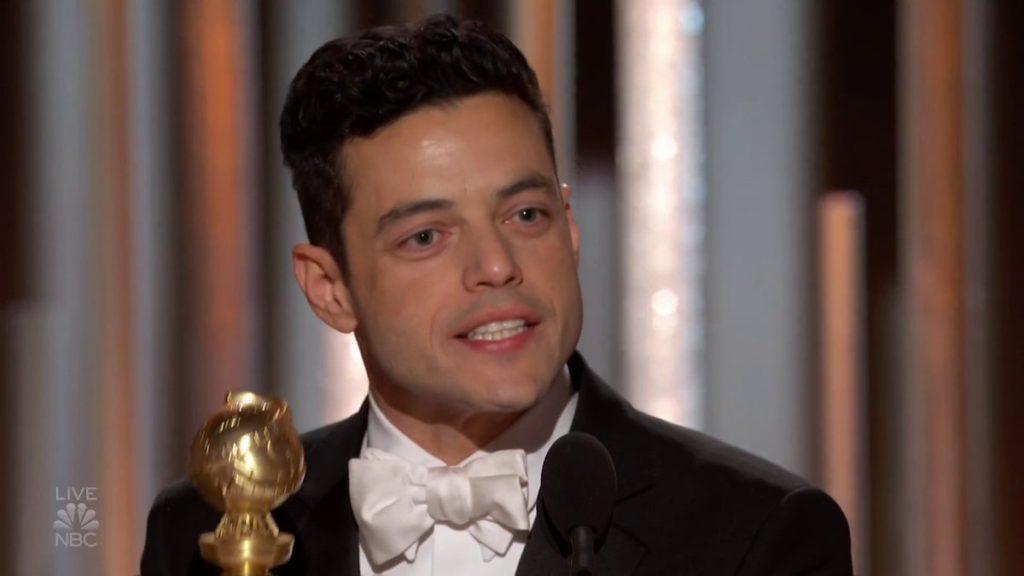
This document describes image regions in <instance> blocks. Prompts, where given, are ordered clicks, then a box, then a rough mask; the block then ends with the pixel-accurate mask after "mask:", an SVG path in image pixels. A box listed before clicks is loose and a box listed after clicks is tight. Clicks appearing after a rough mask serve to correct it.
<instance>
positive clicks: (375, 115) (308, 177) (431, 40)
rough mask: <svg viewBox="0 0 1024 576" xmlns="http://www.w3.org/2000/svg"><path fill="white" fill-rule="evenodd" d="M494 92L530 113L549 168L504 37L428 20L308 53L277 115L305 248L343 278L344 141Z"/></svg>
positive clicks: (523, 69)
mask: <svg viewBox="0 0 1024 576" xmlns="http://www.w3.org/2000/svg"><path fill="white" fill-rule="evenodd" d="M491 91H494V92H501V93H505V94H508V95H511V96H515V97H517V98H519V99H520V100H522V101H523V103H525V104H526V105H527V106H528V107H529V108H530V109H531V110H532V111H533V112H534V115H535V116H536V118H537V121H538V122H539V123H540V126H541V129H542V131H543V133H544V138H545V140H546V143H547V147H548V152H549V153H550V154H551V158H552V162H554V139H553V137H552V133H551V119H550V118H549V117H548V111H547V108H546V106H545V105H544V101H543V98H542V97H541V93H540V87H539V85H538V83H537V75H536V74H535V73H534V71H533V70H532V69H531V68H530V65H529V64H528V63H527V61H526V57H525V56H523V54H522V52H520V51H519V49H518V48H516V46H515V45H514V44H513V43H512V42H511V41H510V40H509V39H508V38H506V37H505V36H503V35H501V34H498V33H496V32H492V31H490V30H487V29H485V28H484V27H483V26H482V25H480V24H479V23H477V22H472V21H463V22H460V21H457V20H455V19H454V18H452V17H450V16H447V15H439V16H433V17H430V18H428V19H426V20H423V21H422V22H419V23H417V24H413V25H410V26H401V27H397V26H384V27H380V28H374V29H372V30H369V31H366V32H364V33H362V34H360V35H359V36H356V37H353V38H340V39H337V40H332V41H330V42H328V43H327V44H325V45H323V46H322V47H320V48H319V49H318V50H317V51H316V52H314V53H313V55H312V56H311V57H310V59H309V61H308V62H306V64H305V65H304V66H303V67H302V69H301V70H299V72H298V74H297V75H296V76H295V79H294V80H292V83H291V87H290V88H289V90H288V97H287V99H286V100H285V104H284V110H283V111H282V112H281V150H282V152H283V153H284V162H285V165H286V166H288V168H290V169H291V172H292V186H293V187H294V188H295V190H296V192H298V196H299V204H300V206H301V208H302V217H303V220H304V221H305V224H306V234H307V235H308V236H309V241H310V243H312V244H314V245H317V246H321V247H324V248H326V249H327V250H328V252H329V253H330V254H331V256H332V257H333V258H334V259H335V261H336V262H338V263H339V265H340V266H341V270H342V273H343V274H345V275H348V260H347V258H346V256H345V246H344V241H343V237H342V232H341V223H342V219H343V218H344V216H345V212H346V211H347V209H348V205H349V194H350V192H351V191H350V190H349V186H348V185H347V184H346V179H345V175H344V174H343V168H344V167H343V165H342V162H341V161H340V155H339V152H340V151H341V148H342V146H343V145H344V143H345V141H346V140H348V139H349V138H353V137H365V136H370V135H372V134H373V133H374V132H376V131H377V130H379V129H380V128H382V127H384V126H387V125H388V124H390V123H391V122H394V121H395V120H397V119H398V118H401V117H402V116H403V115H405V114H408V113H409V112H412V111H413V110H416V109H417V108H419V107H421V106H427V105H443V104H445V103H451V102H453V101H455V100H457V99H459V98H463V97H466V96H471V95H474V94H479V93H483V92H491Z"/></svg>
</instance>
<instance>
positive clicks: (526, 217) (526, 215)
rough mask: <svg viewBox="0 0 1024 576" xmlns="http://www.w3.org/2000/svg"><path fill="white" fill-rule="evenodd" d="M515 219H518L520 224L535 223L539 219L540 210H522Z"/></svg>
mask: <svg viewBox="0 0 1024 576" xmlns="http://www.w3.org/2000/svg"><path fill="white" fill-rule="evenodd" d="M516 217H517V218H519V220H520V221H521V222H535V221H536V220H537V219H538V218H540V210H538V209H537V208H523V209H522V210H520V211H519V212H518V213H516Z"/></svg>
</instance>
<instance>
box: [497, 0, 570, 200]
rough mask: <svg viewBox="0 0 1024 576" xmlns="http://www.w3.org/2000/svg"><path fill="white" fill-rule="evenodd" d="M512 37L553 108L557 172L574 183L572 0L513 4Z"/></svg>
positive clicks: (546, 0)
mask: <svg viewBox="0 0 1024 576" xmlns="http://www.w3.org/2000/svg"><path fill="white" fill-rule="evenodd" d="M509 8H510V10H511V32H510V36H511V38H512V40H513V41H514V42H515V43H516V45H517V46H518V47H519V49H520V50H522V51H523V54H525V55H526V59H527V60H528V61H529V62H530V66H531V67H533V69H534V71H535V72H536V73H537V80H538V81H539V82H540V88H541V92H542V93H543V94H544V100H545V102H546V103H547V105H548V106H549V107H550V109H551V124H552V130H553V132H554V136H555V157H556V160H557V163H558V175H559V178H561V179H562V181H564V182H571V181H572V179H573V175H574V171H575V169H574V165H575V141H574V137H573V136H574V132H575V130H574V126H575V124H574V122H575V116H576V115H575V110H574V105H573V101H574V91H573V87H574V85H575V84H574V80H575V75H574V74H573V69H574V66H575V62H574V57H573V48H574V42H573V40H574V35H573V13H574V10H575V2H572V1H570V0H523V1H520V2H514V3H512V4H511V5H510V7H509Z"/></svg>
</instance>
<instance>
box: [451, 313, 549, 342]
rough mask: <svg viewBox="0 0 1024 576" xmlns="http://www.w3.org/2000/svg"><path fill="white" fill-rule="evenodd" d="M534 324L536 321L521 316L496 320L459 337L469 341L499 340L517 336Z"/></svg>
mask: <svg viewBox="0 0 1024 576" xmlns="http://www.w3.org/2000/svg"><path fill="white" fill-rule="evenodd" d="M536 325H537V324H536V322H533V323H531V322H527V321H526V320H525V319H523V318H513V319H509V320H497V321H495V322H488V323H487V324H481V325H480V326H477V327H476V328H474V329H473V330H471V331H469V332H468V333H466V334H463V335H462V336H461V337H462V338H465V339H466V340H469V341H470V342H500V341H502V340H508V339H509V338H513V337H515V336H518V335H519V334H522V333H523V332H525V331H527V330H528V329H530V328H532V327H533V326H536Z"/></svg>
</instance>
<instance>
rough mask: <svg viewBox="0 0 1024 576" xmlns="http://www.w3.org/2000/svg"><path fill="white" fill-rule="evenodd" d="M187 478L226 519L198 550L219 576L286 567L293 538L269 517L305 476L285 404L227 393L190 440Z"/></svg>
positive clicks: (259, 575)
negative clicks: (221, 406) (219, 572)
mask: <svg viewBox="0 0 1024 576" xmlns="http://www.w3.org/2000/svg"><path fill="white" fill-rule="evenodd" d="M188 468H189V477H190V478H191V479H192V483H193V484H194V485H195V486H196V489H198V491H199V493H200V494H201V495H202V496H203V498H204V499H205V500H206V501H207V502H208V503H209V504H210V505H211V506H213V507H214V508H216V509H217V510H218V511H220V512H223V513H224V516H223V517H221V520H220V524H218V525H217V529H216V530H215V531H214V532H207V533H205V534H203V535H201V536H200V537H199V551H200V553H201V554H202V556H203V558H204V559H206V561H207V562H210V563H211V564H214V565H216V566H219V567H220V568H221V570H222V571H223V572H222V574H223V575H224V576H243V575H244V576H267V575H269V574H270V569H271V568H273V567H275V566H280V565H281V564H284V563H285V562H287V561H288V558H289V557H291V553H292V544H293V543H294V541H295V539H294V537H293V536H292V535H291V534H286V533H282V532H281V531H280V530H278V528H277V524H276V523H275V522H274V519H273V517H272V516H271V515H270V511H271V510H273V509H274V508H276V507H277V506H279V505H280V504H281V503H282V502H284V501H285V500H286V499H287V498H288V497H289V496H291V495H292V494H294V493H295V492H296V491H297V490H298V489H299V486H301V485H302V480H303V478H304V477H305V474H306V465H305V459H304V457H303V451H302V444H301V443H300V442H299V435H298V433H297V432H296V431H295V428H294V427H293V426H292V421H291V412H290V411H289V410H288V404H287V403H286V402H285V401H283V400H274V399H270V398H264V397H262V396H260V395H258V394H254V393H252V392H230V393H228V395H227V398H226V399H225V403H224V407H223V408H221V410H220V411H219V412H217V413H216V414H214V415H213V416H211V417H210V419H209V420H207V421H206V424H204V425H203V427H202V428H201V429H200V430H199V432H198V433H197V434H196V437H195V440H193V441H192V450H191V454H190V456H189V466H188Z"/></svg>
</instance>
